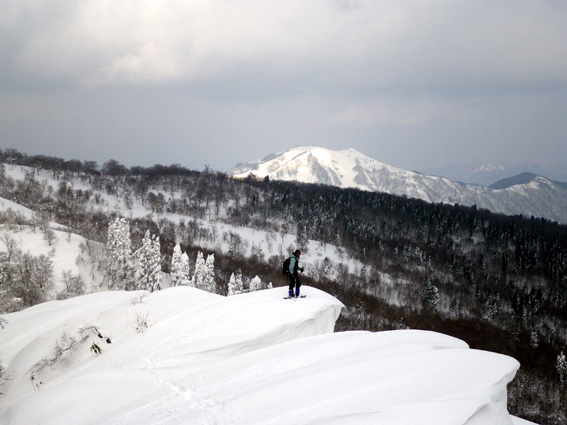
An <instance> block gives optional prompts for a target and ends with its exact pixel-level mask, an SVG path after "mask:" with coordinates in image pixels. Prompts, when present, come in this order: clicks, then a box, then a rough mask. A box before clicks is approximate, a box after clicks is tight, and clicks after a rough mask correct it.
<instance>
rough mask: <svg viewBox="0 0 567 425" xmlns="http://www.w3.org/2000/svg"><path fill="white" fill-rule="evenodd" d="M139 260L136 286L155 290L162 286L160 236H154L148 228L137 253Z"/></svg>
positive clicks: (151, 290)
mask: <svg viewBox="0 0 567 425" xmlns="http://www.w3.org/2000/svg"><path fill="white" fill-rule="evenodd" d="M135 257H136V258H137V260H138V269H137V270H136V288H137V289H145V290H147V291H150V292H153V291H155V290H158V289H160V288H161V286H160V283H161V255H160V243H159V237H157V236H155V237H152V235H151V234H150V231H149V230H148V231H147V232H146V234H145V235H144V239H143V240H142V246H141V247H140V249H138V250H137V251H136V253H135Z"/></svg>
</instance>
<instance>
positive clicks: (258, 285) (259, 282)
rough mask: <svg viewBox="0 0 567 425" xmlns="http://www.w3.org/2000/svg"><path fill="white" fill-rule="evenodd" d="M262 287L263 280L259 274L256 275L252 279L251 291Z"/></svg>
mask: <svg viewBox="0 0 567 425" xmlns="http://www.w3.org/2000/svg"><path fill="white" fill-rule="evenodd" d="M261 289H262V280H261V279H260V278H259V277H258V276H254V278H253V279H252V280H251V281H250V292H252V291H259V290H261Z"/></svg>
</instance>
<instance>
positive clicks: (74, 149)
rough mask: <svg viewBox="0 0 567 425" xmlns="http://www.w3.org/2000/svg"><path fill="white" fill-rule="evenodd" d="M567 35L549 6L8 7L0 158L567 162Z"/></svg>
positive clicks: (0, 88) (381, 0)
mask: <svg viewBox="0 0 567 425" xmlns="http://www.w3.org/2000/svg"><path fill="white" fill-rule="evenodd" d="M566 21H567V4H565V2H560V1H553V0H542V1H533V0H514V1H512V0H503V1H498V2H494V1H488V0H484V1H483V0H480V1H475V2H454V1H449V0H445V1H424V0H413V1H406V2H400V1H397V0H352V1H348V0H342V1H340V0H334V1H331V0H315V1H310V2H300V1H298V0H290V1H286V2H280V1H273V0H268V1H264V2H260V3H258V2H253V1H250V0H243V1H238V2H235V1H228V0H215V1H205V0H196V1H186V0H183V1H182V0H164V1H160V2H155V1H151V0H123V1H120V2H110V1H105V0H86V1H81V2H79V1H77V0H50V1H49V2H47V1H45V0H44V1H39V2H37V1H31V0H20V1H5V2H2V3H0V37H1V41H2V43H1V44H0V73H1V76H2V79H1V81H0V112H1V116H0V144H1V145H2V147H16V148H20V149H21V150H22V151H24V152H26V151H27V152H28V153H30V154H34V153H47V154H53V155H58V156H63V157H79V158H84V159H95V160H98V161H104V160H106V159H108V158H111V157H112V158H115V159H118V160H119V161H121V162H124V163H126V164H128V165H134V164H153V163H156V162H160V163H172V162H180V163H183V164H184V165H187V166H190V167H194V168H202V167H203V166H204V165H205V164H208V165H210V166H212V167H213V168H215V169H227V168H229V167H231V166H233V165H234V164H236V162H240V161H248V160H251V159H254V158H258V157H261V156H264V155H265V154H267V153H270V152H273V151H281V150H285V149H287V148H289V147H291V146H294V145H301V144H315V145H322V146H326V147H329V148H344V147H354V148H356V149H359V150H360V151H362V152H363V153H366V154H367V155H370V156H372V157H374V158H376V159H379V160H381V161H383V162H389V163H392V165H397V166H400V167H404V168H413V169H420V168H428V167H431V166H437V165H442V164H447V163H454V162H467V161H482V162H489V161H502V160H504V159H511V160H523V159H525V158H533V157H534V156H533V155H539V156H540V158H541V159H544V160H545V159H553V158H557V157H558V156H563V157H565V156H566V154H567V147H565V146H566V144H565V143H564V141H565V140H564V135H565V134H567V132H566V130H567V124H565V119H564V116H565V113H566V112H567V100H566V92H567V37H566V31H565V26H564V22H566ZM522 152H524V153H522Z"/></svg>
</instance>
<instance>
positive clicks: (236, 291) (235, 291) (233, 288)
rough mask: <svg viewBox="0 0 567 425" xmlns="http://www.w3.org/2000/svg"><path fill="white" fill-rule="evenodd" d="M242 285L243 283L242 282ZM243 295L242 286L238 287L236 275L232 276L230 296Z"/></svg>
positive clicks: (232, 274) (229, 288) (229, 284)
mask: <svg viewBox="0 0 567 425" xmlns="http://www.w3.org/2000/svg"><path fill="white" fill-rule="evenodd" d="M240 282H241V283H242V281H240ZM241 293H242V286H240V287H239V286H238V285H237V283H236V276H235V275H234V273H231V274H230V280H229V281H228V295H229V296H231V295H238V294H241Z"/></svg>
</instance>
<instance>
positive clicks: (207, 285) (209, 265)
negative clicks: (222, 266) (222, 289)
mask: <svg viewBox="0 0 567 425" xmlns="http://www.w3.org/2000/svg"><path fill="white" fill-rule="evenodd" d="M203 284H204V285H203V286H204V289H205V291H209V292H212V293H215V292H216V283H215V255H214V254H211V255H207V261H206V262H205V276H204V280H203Z"/></svg>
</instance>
